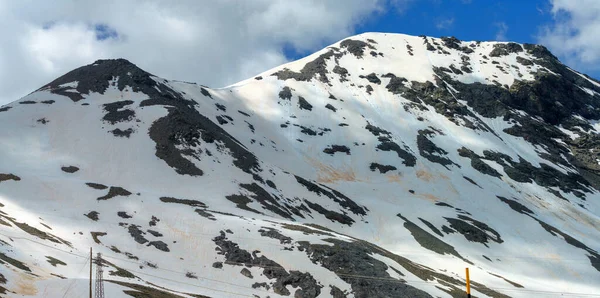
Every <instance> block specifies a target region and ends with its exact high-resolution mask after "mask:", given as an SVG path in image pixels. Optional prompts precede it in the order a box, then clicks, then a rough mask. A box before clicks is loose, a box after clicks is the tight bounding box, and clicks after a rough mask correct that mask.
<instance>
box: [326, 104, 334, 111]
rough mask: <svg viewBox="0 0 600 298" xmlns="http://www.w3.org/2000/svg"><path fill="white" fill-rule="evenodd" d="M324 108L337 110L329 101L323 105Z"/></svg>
mask: <svg viewBox="0 0 600 298" xmlns="http://www.w3.org/2000/svg"><path fill="white" fill-rule="evenodd" d="M325 108H327V109H330V110H332V111H334V112H335V111H337V109H336V108H335V107H334V106H332V105H331V104H329V103H328V104H327V105H325Z"/></svg>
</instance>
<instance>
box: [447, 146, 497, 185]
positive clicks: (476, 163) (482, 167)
mask: <svg viewBox="0 0 600 298" xmlns="http://www.w3.org/2000/svg"><path fill="white" fill-rule="evenodd" d="M458 154H459V155H460V156H462V157H467V158H469V159H471V167H473V169H475V170H477V171H479V172H480V173H483V174H486V175H490V176H492V177H496V178H500V177H502V175H501V174H500V173H498V171H496V170H495V169H494V168H492V167H491V166H490V165H488V164H487V163H485V162H484V161H483V160H481V158H480V157H479V155H477V154H475V152H473V151H471V150H469V149H467V148H465V147H462V148H460V149H458Z"/></svg>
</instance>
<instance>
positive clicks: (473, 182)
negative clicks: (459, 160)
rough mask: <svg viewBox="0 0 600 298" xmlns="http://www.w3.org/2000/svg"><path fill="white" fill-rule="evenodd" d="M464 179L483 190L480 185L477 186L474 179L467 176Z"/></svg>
mask: <svg viewBox="0 0 600 298" xmlns="http://www.w3.org/2000/svg"><path fill="white" fill-rule="evenodd" d="M463 178H464V179H465V180H467V181H469V182H470V183H471V184H473V185H475V186H478V187H479V188H481V186H479V184H477V182H475V181H474V180H473V179H471V178H469V177H467V176H463Z"/></svg>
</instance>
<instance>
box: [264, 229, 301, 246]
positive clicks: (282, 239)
mask: <svg viewBox="0 0 600 298" xmlns="http://www.w3.org/2000/svg"><path fill="white" fill-rule="evenodd" d="M258 232H259V233H260V235H261V236H263V237H269V238H273V239H277V240H279V243H281V244H290V243H292V240H293V239H292V238H290V237H288V236H285V235H283V234H281V233H279V231H277V230H276V229H273V228H267V227H263V228H262V229H260V230H258Z"/></svg>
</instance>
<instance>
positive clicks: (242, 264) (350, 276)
mask: <svg viewBox="0 0 600 298" xmlns="http://www.w3.org/2000/svg"><path fill="white" fill-rule="evenodd" d="M0 235H2V236H5V237H9V238H15V239H23V240H27V241H31V242H34V243H37V244H40V245H43V246H45V247H48V248H51V249H55V250H59V251H62V252H64V253H68V254H71V255H73V256H76V257H80V258H84V259H88V258H87V257H85V256H83V255H78V254H76V253H72V252H68V251H65V250H62V249H60V248H57V247H53V246H49V245H46V244H43V243H40V242H38V241H35V240H32V239H28V238H24V237H18V236H9V235H6V234H3V233H0ZM105 257H106V258H111V259H116V260H120V261H123V262H128V263H132V264H136V265H143V264H142V263H140V262H134V261H130V260H125V259H121V258H117V257H111V256H105ZM225 263H226V264H230V265H239V266H246V265H250V266H251V267H258V268H263V269H273V268H277V269H284V270H294V269H293V268H290V269H285V268H284V267H283V266H282V267H276V266H260V265H253V264H246V263H239V262H225ZM84 268H85V267H84ZM154 269H155V270H159V271H165V272H171V273H179V274H182V275H183V274H186V272H180V271H175V270H170V269H164V268H154ZM127 270H128V271H131V272H135V273H139V274H142V275H147V276H151V277H155V278H159V279H163V280H167V281H172V282H177V283H182V284H187V285H191V286H197V285H194V284H190V283H184V282H180V281H176V280H171V279H167V278H163V277H160V276H156V275H152V274H148V273H143V272H139V271H136V270H129V269H127ZM334 274H336V275H337V276H339V277H341V276H344V277H349V278H358V279H363V280H379V281H386V282H396V283H402V284H405V283H417V284H428V285H431V284H432V283H431V282H427V281H423V280H404V281H401V280H398V279H394V278H384V277H373V276H365V275H351V274H337V273H335V272H334ZM198 278H201V279H204V280H208V281H213V282H217V283H223V284H227V285H231V286H236V287H243V288H248V289H249V287H247V286H243V285H237V284H233V283H228V282H225V281H221V280H216V279H211V278H207V277H198ZM197 287H200V288H204V289H209V290H213V291H219V292H225V293H229V294H235V295H241V296H244V294H238V293H233V292H227V291H221V290H218V289H211V288H208V287H203V286H197ZM488 288H489V289H492V290H498V291H513V292H528V293H539V294H556V295H568V296H586V297H600V294H593V293H575V292H559V291H541V290H529V289H511V288H498V287H488ZM253 290H257V289H253ZM261 292H266V291H261ZM268 293H270V292H268ZM248 297H250V296H248Z"/></svg>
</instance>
